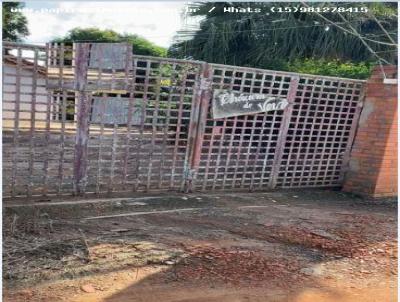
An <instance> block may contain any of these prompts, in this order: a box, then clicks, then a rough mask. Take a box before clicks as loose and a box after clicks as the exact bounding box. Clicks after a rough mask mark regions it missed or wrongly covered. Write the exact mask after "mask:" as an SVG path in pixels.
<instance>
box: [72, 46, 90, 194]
mask: <svg viewBox="0 0 400 302" xmlns="http://www.w3.org/2000/svg"><path fill="white" fill-rule="evenodd" d="M89 49H90V44H89V43H78V44H77V45H76V53H75V83H74V88H75V90H76V91H77V94H78V114H77V129H76V138H75V154H74V155H75V157H74V193H75V194H76V195H80V194H83V193H84V192H85V186H86V177H87V176H86V173H87V171H86V170H87V160H88V158H87V153H88V150H87V145H88V137H89V113H90V93H89V92H87V91H86V90H85V89H86V84H87V72H88V60H89Z"/></svg>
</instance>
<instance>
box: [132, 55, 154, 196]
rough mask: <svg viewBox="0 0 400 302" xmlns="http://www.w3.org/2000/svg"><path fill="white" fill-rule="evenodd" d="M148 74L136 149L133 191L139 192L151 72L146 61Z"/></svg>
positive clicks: (137, 62) (136, 61)
mask: <svg viewBox="0 0 400 302" xmlns="http://www.w3.org/2000/svg"><path fill="white" fill-rule="evenodd" d="M146 64H147V65H146V72H145V80H144V87H143V100H142V106H141V107H142V108H141V114H140V127H139V139H138V144H137V148H136V150H137V151H136V183H135V186H133V188H132V189H133V191H138V189H139V184H140V162H141V161H142V159H143V158H142V156H141V154H140V152H141V151H142V144H143V139H144V136H143V132H144V123H145V122H146V109H147V108H146V107H147V87H148V82H149V72H150V63H149V62H147V61H146ZM138 66H139V60H138V59H135V60H134V67H136V68H137V67H138Z"/></svg>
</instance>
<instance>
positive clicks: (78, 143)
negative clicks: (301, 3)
mask: <svg viewBox="0 0 400 302" xmlns="http://www.w3.org/2000/svg"><path fill="white" fill-rule="evenodd" d="M3 63H4V68H3V194H4V196H5V197H9V198H14V197H34V196H39V197H40V196H53V195H60V196H62V195H84V194H92V193H94V194H105V193H129V192H155V191H166V190H173V191H190V190H203V191H209V190H236V189H238V190H240V189H241V190H263V189H264V190H265V189H271V188H276V187H281V188H290V187H332V186H340V185H341V184H342V181H343V176H344V173H345V171H346V169H347V166H348V161H349V154H350V149H351V144H352V141H353V138H354V135H355V131H356V127H357V123H358V119H359V116H360V112H361V109H362V102H363V89H364V84H365V83H364V81H360V80H351V79H342V78H333V77H326V76H315V75H304V74H295V73H288V72H280V71H271V70H262V69H255V68H248V67H238V66H227V65H219V64H209V63H206V62H199V61H190V60H177V59H167V58H156V57H148V56H138V55H134V51H133V50H132V47H131V46H130V45H128V44H124V43H109V44H106V43H76V44H57V43H49V44H47V45H46V46H36V45H27V44H18V43H9V42H3ZM221 90H223V91H228V92H229V91H230V92H234V93H236V92H237V93H244V94H263V95H267V96H271V97H276V98H282V99H285V100H287V102H288V103H289V105H288V106H287V107H286V108H284V109H283V110H274V111H269V112H259V113H254V114H244V115H238V116H231V117H225V118H217V119H216V118H213V115H212V103H213V97H214V95H215V92H216V91H221Z"/></svg>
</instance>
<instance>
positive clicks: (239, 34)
mask: <svg viewBox="0 0 400 302" xmlns="http://www.w3.org/2000/svg"><path fill="white" fill-rule="evenodd" d="M294 6H298V7H307V6H312V7H314V8H315V7H320V8H321V7H328V6H331V7H345V8H346V9H348V8H352V9H353V12H350V11H349V10H347V11H344V12H341V13H338V12H330V13H321V14H317V13H313V12H299V11H297V12H276V10H275V12H273V11H272V10H271V8H272V7H275V8H277V7H294ZM212 7H216V8H215V9H214V10H211V8H212ZM223 7H232V8H234V9H239V8H247V7H250V8H251V9H252V10H255V9H261V10H262V12H263V13H239V12H238V13H226V12H225V13H224V12H223ZM361 7H367V8H368V11H367V12H362V11H360V8H361ZM198 8H199V10H198V11H197V12H196V13H193V15H196V16H201V17H203V20H202V21H201V23H200V29H199V30H198V31H183V32H178V35H177V36H178V37H179V38H180V40H181V41H182V42H178V43H175V44H173V45H172V47H170V49H169V55H170V56H173V57H178V58H193V59H196V60H204V61H207V62H213V63H221V64H231V65H241V66H251V67H258V68H269V69H280V70H290V71H296V70H297V67H298V66H299V65H301V64H299V61H305V60H307V62H308V63H307V64H308V66H309V67H310V70H311V71H313V72H320V71H323V69H324V68H322V69H321V67H323V65H324V64H325V63H327V62H335V64H331V67H333V68H334V69H336V71H332V73H333V75H335V72H339V74H337V75H342V74H341V71H340V70H343V71H344V70H347V69H348V65H349V64H350V65H354V66H356V67H357V68H361V69H362V72H361V75H360V77H365V70H367V71H368V69H369V68H370V67H369V66H371V65H373V63H374V62H377V61H378V59H377V57H376V56H375V55H374V54H373V53H371V50H370V49H372V50H373V52H376V53H377V54H378V56H379V57H381V58H382V60H381V61H382V62H385V61H387V62H390V63H395V62H396V58H397V47H396V45H393V44H394V43H393V42H392V41H391V39H389V38H388V37H387V35H386V33H385V32H384V31H383V30H382V28H381V26H380V25H382V26H383V27H384V28H385V29H386V30H387V31H388V32H389V33H390V35H391V38H392V39H393V40H397V4H396V3H354V2H352V3H351V6H350V5H349V3H347V4H346V3H329V2H324V3H315V2H313V3H310V4H302V3H300V2H297V3H287V2H286V3H277V2H269V3H266V2H264V3H249V2H246V3H238V2H234V3H230V2H225V3H201V4H198ZM355 8H358V10H359V12H354V10H355ZM266 12H269V14H267V13H266ZM324 17H325V19H324ZM375 17H376V18H377V19H378V20H379V22H380V24H379V23H377V22H376V20H375ZM332 23H333V24H332ZM338 26H340V28H339V27H338ZM353 28H354V29H355V30H356V31H357V32H358V33H359V34H360V35H361V36H363V37H366V38H367V39H368V40H366V41H364V42H366V43H367V44H368V45H369V47H370V49H368V47H366V46H365V44H364V42H363V41H362V40H361V39H360V38H359V37H358V36H357V34H355V33H354V32H353ZM185 39H186V41H185ZM313 62H316V64H315V66H312V65H313ZM338 64H339V65H340V64H346V66H344V67H343V66H342V67H340V66H338ZM314 67H315V68H314ZM364 67H365V68H364ZM367 73H368V72H367ZM330 75H332V74H330ZM355 76H356V77H357V75H355Z"/></svg>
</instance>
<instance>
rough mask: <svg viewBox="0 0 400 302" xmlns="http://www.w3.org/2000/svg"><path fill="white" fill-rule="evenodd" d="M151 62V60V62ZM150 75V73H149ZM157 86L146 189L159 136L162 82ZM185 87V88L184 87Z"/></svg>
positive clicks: (148, 185) (149, 184)
mask: <svg viewBox="0 0 400 302" xmlns="http://www.w3.org/2000/svg"><path fill="white" fill-rule="evenodd" d="M149 64H151V62H149ZM149 76H150V75H149ZM158 84H159V85H157V88H156V90H155V100H154V111H153V118H152V121H151V150H150V154H149V158H150V160H149V168H148V170H147V182H146V190H147V191H148V190H150V187H151V178H152V177H151V176H152V175H151V171H152V168H153V155H154V149H155V145H156V136H157V122H158V111H159V107H160V91H161V82H160V83H158ZM183 89H185V88H183ZM159 186H160V179H158V183H157V187H159Z"/></svg>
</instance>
